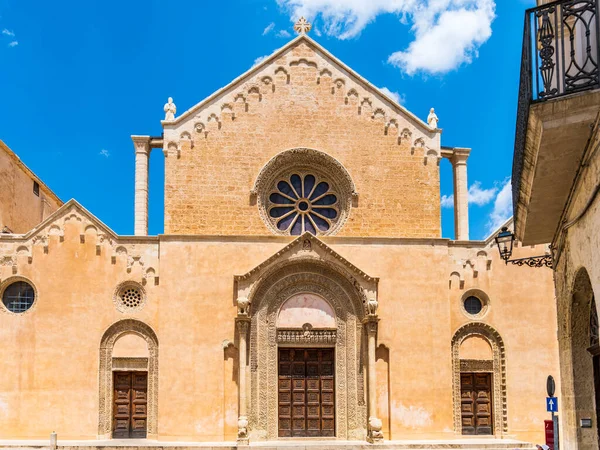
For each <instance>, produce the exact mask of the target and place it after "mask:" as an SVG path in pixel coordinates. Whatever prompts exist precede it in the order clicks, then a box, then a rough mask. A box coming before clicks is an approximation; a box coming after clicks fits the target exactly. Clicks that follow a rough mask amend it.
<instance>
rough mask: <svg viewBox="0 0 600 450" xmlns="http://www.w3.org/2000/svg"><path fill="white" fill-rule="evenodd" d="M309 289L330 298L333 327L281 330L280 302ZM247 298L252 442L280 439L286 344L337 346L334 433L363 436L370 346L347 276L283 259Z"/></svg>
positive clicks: (322, 266) (359, 300)
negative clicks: (281, 349)
mask: <svg viewBox="0 0 600 450" xmlns="http://www.w3.org/2000/svg"><path fill="white" fill-rule="evenodd" d="M306 293H310V294H311V295H316V296H319V297H321V298H323V299H326V300H327V302H328V304H330V305H331V307H332V308H333V311H334V313H335V323H336V325H335V328H334V329H327V330H325V329H316V328H313V327H312V326H310V324H304V325H303V326H302V327H301V328H295V329H278V328H277V318H278V315H279V312H280V310H281V307H282V305H283V304H284V303H285V302H286V301H287V300H288V299H290V298H293V297H294V296H298V295H299V294H306ZM249 298H250V301H251V303H250V304H251V307H250V308H251V325H250V367H249V369H250V391H249V395H248V405H247V406H248V410H249V415H248V419H249V425H248V427H249V433H250V440H267V439H268V440H276V439H277V436H278V420H277V418H278V416H277V348H278V345H280V344H284V343H285V344H299V345H302V346H308V347H310V346H323V345H324V344H325V345H330V346H333V347H335V354H336V369H335V370H336V385H337V386H336V394H335V399H336V437H337V438H338V439H352V440H363V439H365V436H366V431H367V430H366V426H367V407H366V403H365V387H364V378H365V376H364V370H365V367H366V348H365V344H364V342H365V338H364V337H363V330H364V328H363V326H362V323H361V321H362V319H363V317H364V315H365V305H364V301H363V299H362V297H361V296H360V295H359V293H358V291H357V289H356V287H355V286H354V284H353V283H352V281H351V280H350V279H349V277H347V276H346V274H343V273H342V272H340V271H337V270H335V269H334V268H332V267H331V266H329V265H327V264H325V263H324V262H322V261H319V260H316V259H312V260H306V259H300V260H291V261H290V260H285V261H283V262H281V263H280V264H278V265H277V266H276V267H275V269H274V270H267V271H265V273H263V276H262V277H261V278H260V280H259V282H258V286H257V287H256V289H253V292H252V293H251V295H250V296H249Z"/></svg>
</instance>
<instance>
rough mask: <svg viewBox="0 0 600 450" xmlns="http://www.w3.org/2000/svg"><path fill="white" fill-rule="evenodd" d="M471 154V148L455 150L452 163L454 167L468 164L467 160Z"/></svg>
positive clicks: (453, 150)
mask: <svg viewBox="0 0 600 450" xmlns="http://www.w3.org/2000/svg"><path fill="white" fill-rule="evenodd" d="M470 153H471V149H470V148H453V149H452V156H451V157H450V162H451V163H452V165H453V166H461V165H465V164H467V159H468V158H469V154H470Z"/></svg>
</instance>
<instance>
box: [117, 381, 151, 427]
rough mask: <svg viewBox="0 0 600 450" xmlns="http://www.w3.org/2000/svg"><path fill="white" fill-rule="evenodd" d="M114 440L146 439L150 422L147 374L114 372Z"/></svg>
mask: <svg viewBox="0 0 600 450" xmlns="http://www.w3.org/2000/svg"><path fill="white" fill-rule="evenodd" d="M113 374H114V375H113V377H114V394H113V397H114V407H113V437H114V438H145V437H146V427H147V422H148V374H147V372H113Z"/></svg>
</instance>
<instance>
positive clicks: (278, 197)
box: [268, 174, 339, 236]
mask: <svg viewBox="0 0 600 450" xmlns="http://www.w3.org/2000/svg"><path fill="white" fill-rule="evenodd" d="M268 214H269V218H270V219H271V221H272V222H273V223H274V224H275V226H276V227H277V229H278V230H279V231H281V232H283V233H286V234H291V235H293V236H298V235H300V234H302V233H304V232H306V231H308V232H309V233H312V234H315V235H316V234H326V233H327V232H328V231H329V230H330V229H331V228H332V227H333V225H334V223H335V222H336V221H337V219H338V216H339V208H338V197H337V195H336V194H335V193H334V192H333V191H332V189H331V186H330V183H328V182H327V181H324V180H321V179H319V178H318V177H317V176H315V175H312V174H308V175H303V176H301V175H298V174H293V175H292V176H290V177H289V178H288V179H281V180H279V181H278V182H277V183H276V185H275V189H274V191H273V192H271V193H270V194H269V205H268Z"/></svg>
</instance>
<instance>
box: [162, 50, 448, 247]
mask: <svg viewBox="0 0 600 450" xmlns="http://www.w3.org/2000/svg"><path fill="white" fill-rule="evenodd" d="M184 116H185V117H184V118H182V120H181V121H178V122H177V123H176V124H173V125H171V124H165V144H164V145H165V152H166V153H167V155H168V156H167V161H166V176H165V233H166V234H219V235H235V234H243V235H265V234H271V231H270V230H269V228H268V227H267V226H266V225H265V223H264V222H263V221H262V219H261V217H260V214H259V211H258V210H257V205H256V204H254V202H253V199H252V197H251V194H250V191H251V189H252V187H253V184H254V182H255V180H256V178H257V176H258V174H259V172H260V170H261V168H262V167H263V166H264V165H265V164H267V162H268V161H269V160H270V159H271V158H273V157H274V156H275V155H277V154H278V153H280V152H282V151H284V150H288V149H290V148H302V147H308V148H313V149H316V150H319V151H322V152H325V153H327V154H328V155H330V156H331V157H333V158H335V159H337V160H338V161H339V162H340V163H341V164H343V165H344V167H345V168H346V170H347V171H348V172H349V174H350V176H351V177H352V179H353V181H354V183H355V185H356V190H357V193H358V201H357V202H355V206H354V207H353V208H352V209H351V211H350V214H349V218H348V221H347V223H346V224H345V225H344V226H343V227H342V228H341V229H340V231H339V233H338V234H339V235H341V236H404V237H439V236H440V233H441V229H440V228H441V227H440V206H439V205H440V199H439V197H440V193H439V168H438V164H437V163H438V155H439V135H438V134H437V133H435V132H432V131H431V130H429V129H427V128H426V127H424V125H423V124H422V123H420V122H418V120H417V119H415V118H414V116H412V115H410V113H407V112H402V111H400V110H399V109H397V107H395V106H393V105H392V104H391V102H388V101H386V100H385V99H383V97H382V96H381V94H380V93H379V92H378V91H377V90H376V89H375V88H373V87H370V86H368V85H366V84H365V82H359V81H356V79H354V78H353V77H351V76H350V75H349V74H348V73H343V72H342V71H341V70H340V69H339V68H337V67H335V66H334V64H333V63H331V62H330V60H329V59H327V58H325V57H324V56H323V55H321V54H319V53H318V52H317V51H316V50H315V49H313V48H312V47H311V46H309V45H308V44H307V43H303V42H302V41H300V43H299V44H298V45H297V46H294V47H292V48H291V49H289V51H287V52H286V53H284V54H283V55H281V56H280V57H279V58H278V59H277V60H276V61H274V62H272V63H271V64H268V65H267V66H266V67H264V68H262V69H261V70H260V71H259V72H258V73H255V74H253V75H252V76H251V77H250V78H249V79H245V80H242V81H240V82H239V83H238V84H235V83H234V85H233V86H232V87H231V88H228V89H227V90H226V92H223V93H221V94H219V95H218V96H217V97H216V98H215V99H214V100H213V101H212V102H209V104H207V105H206V106H203V107H201V108H200V109H199V110H198V111H196V110H194V111H191V112H189V113H186V114H184Z"/></svg>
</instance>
